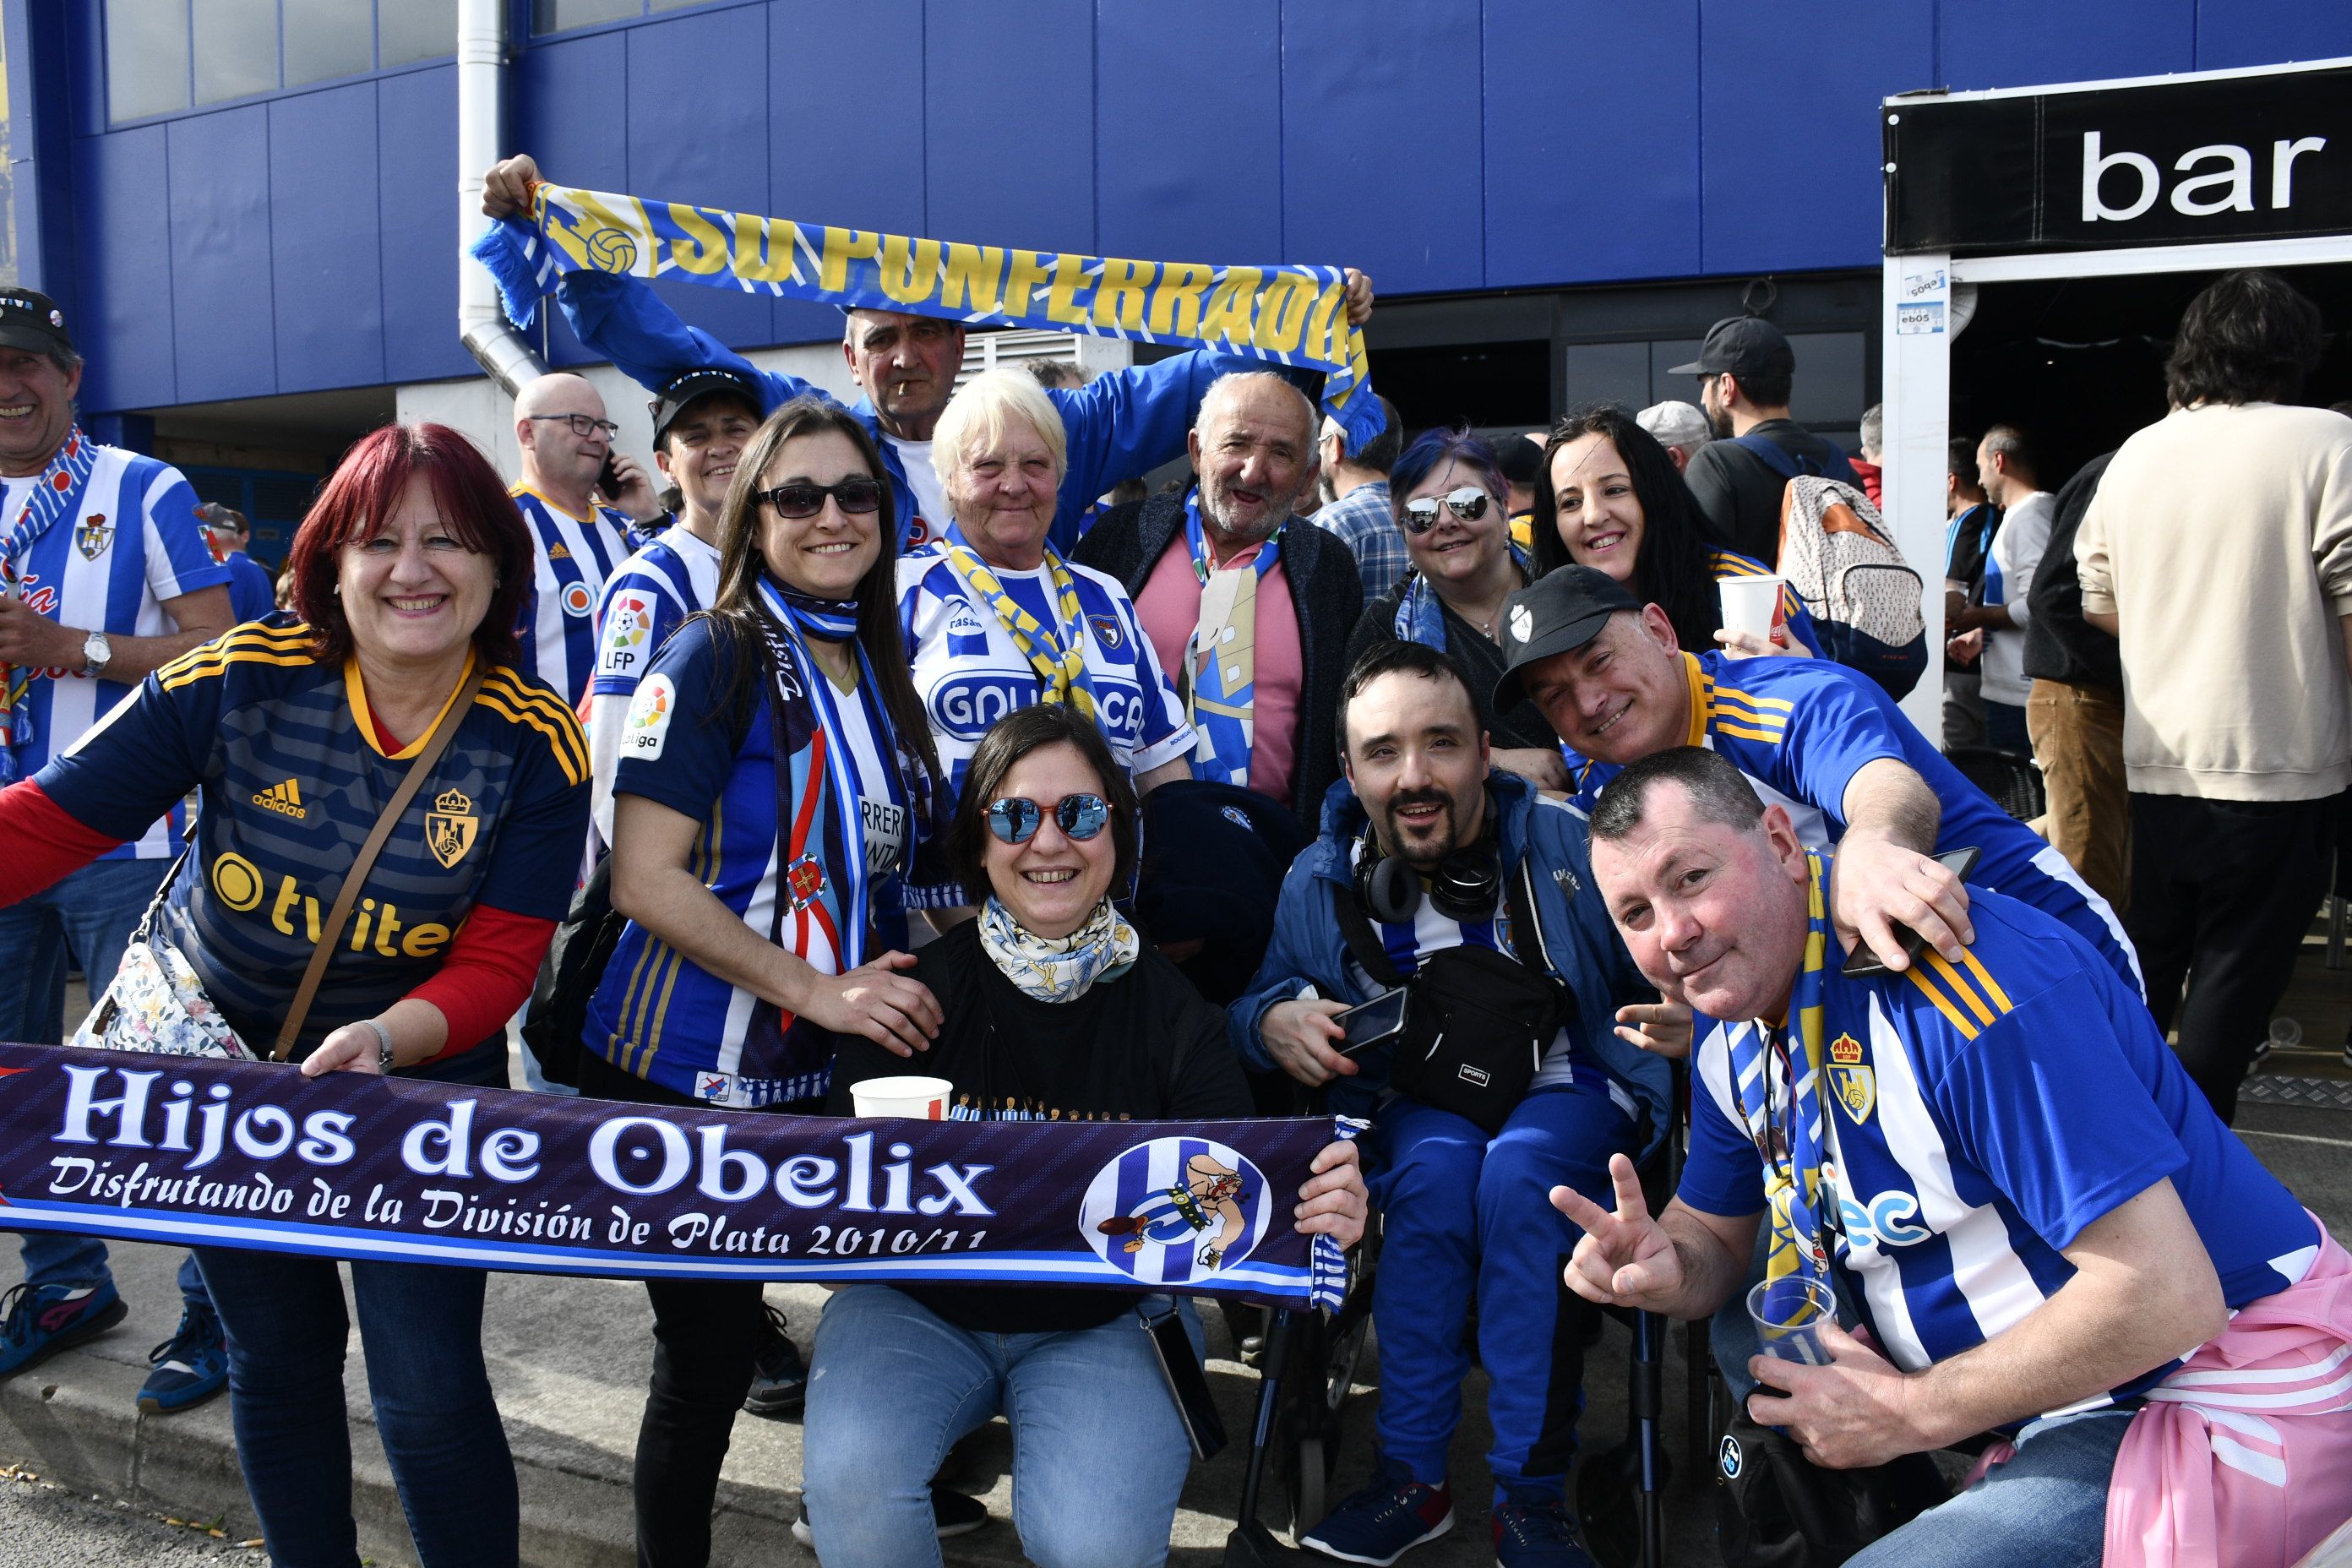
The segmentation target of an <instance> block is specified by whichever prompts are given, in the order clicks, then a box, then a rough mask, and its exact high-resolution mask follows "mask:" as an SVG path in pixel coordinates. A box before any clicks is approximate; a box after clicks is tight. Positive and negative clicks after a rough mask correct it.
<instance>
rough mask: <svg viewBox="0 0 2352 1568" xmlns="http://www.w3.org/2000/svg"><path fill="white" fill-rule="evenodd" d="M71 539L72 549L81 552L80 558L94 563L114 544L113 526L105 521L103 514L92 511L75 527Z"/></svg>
mask: <svg viewBox="0 0 2352 1568" xmlns="http://www.w3.org/2000/svg"><path fill="white" fill-rule="evenodd" d="M73 537H74V548H75V549H76V550H79V551H80V552H81V558H82V559H83V560H84V561H95V560H97V559H98V558H99V557H100V556H101V555H103V554H105V553H106V547H107V546H108V545H110V544H111V543H113V542H114V525H113V524H112V523H110V522H109V521H106V514H105V513H104V512H102V511H94V512H91V513H90V514H89V516H88V517H86V518H84V519H82V520H81V521H80V523H79V524H78V525H77V526H76V527H75V529H74V536H73Z"/></svg>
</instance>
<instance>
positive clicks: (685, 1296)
mask: <svg viewBox="0 0 2352 1568" xmlns="http://www.w3.org/2000/svg"><path fill="white" fill-rule="evenodd" d="M580 1092H581V1093H582V1094H583V1095H585V1096H587V1097H589V1098H591V1099H593V1100H627V1101H630V1102H632V1103H635V1104H640V1105H692V1104H693V1103H694V1102H693V1101H692V1100H688V1099H687V1098H686V1097H685V1096H684V1095H681V1094H675V1093H673V1092H671V1091H670V1090H668V1089H663V1088H661V1087H660V1086H659V1085H657V1084H651V1083H647V1082H646V1080H645V1079H641V1078H638V1077H636V1076H635V1074H633V1073H625V1072H623V1071H621V1070H620V1069H619V1068H614V1067H613V1066H611V1065H610V1064H608V1063H607V1062H605V1061H604V1058H601V1057H598V1056H595V1055H593V1053H590V1052H584V1051H583V1053H582V1054H581V1058H580ZM646 1296H647V1297H649V1298H650V1299H651V1300H652V1301H653V1306H654V1371H653V1380H652V1383H651V1384H650V1385H649V1386H648V1387H647V1389H646V1413H645V1417H644V1419H643V1420H642V1421H640V1422H639V1423H638V1425H637V1457H636V1466H635V1477H634V1483H635V1494H636V1505H637V1562H638V1563H639V1564H640V1565H641V1568H702V1565H703V1564H705V1563H709V1561H710V1510H711V1505H712V1502H713V1500H714V1499H715V1498H716V1497H717V1495H718V1491H719V1466H720V1465H721V1464H722V1463H724V1462H725V1460H726V1458H727V1445H728V1441H729V1439H730V1436H732V1435H733V1432H734V1429H735V1415H736V1412H738V1411H740V1409H742V1408H743V1396H744V1394H747V1393H749V1392H750V1391H751V1375H752V1371H753V1365H752V1358H753V1355H754V1353H755V1352H757V1350H758V1348H759V1342H760V1309H761V1287H760V1283H759V1281H758V1280H756V1279H750V1280H735V1279H648V1280H646Z"/></svg>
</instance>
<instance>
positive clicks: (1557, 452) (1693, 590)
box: [1535, 403, 1821, 658]
mask: <svg viewBox="0 0 2352 1568" xmlns="http://www.w3.org/2000/svg"><path fill="white" fill-rule="evenodd" d="M1571 562H1573V563H1575V564H1577V565H1579V566H1591V567H1592V568H1594V569H1595V570H1597V571H1601V572H1606V573H1607V574H1609V575H1610V576H1612V577H1613V578H1615V579H1616V580H1617V581H1618V582H1620V583H1622V584H1624V585H1625V587H1626V588H1627V590H1628V591H1629V592H1631V593H1633V595H1635V596H1636V597H1638V598H1640V599H1642V600H1643V601H1644V602H1646V603H1649V604H1653V605H1657V606H1658V607H1659V608H1661V609H1663V610H1664V611H1665V612H1666V618H1667V619H1668V620H1670V621H1672V622H1673V623H1674V626H1675V640H1676V641H1677V642H1679V643H1680V644H1681V645H1682V646H1683V647H1685V649H1687V650H1689V651H1690V652H1692V653H1705V652H1706V651H1708V650H1709V649H1710V648H1713V647H1717V646H1718V645H1719V646H1721V647H1723V649H1724V650H1725V651H1726V652H1727V653H1729V654H1731V655H1732V656H1733V657H1735V658H1763V657H1765V656H1767V655H1770V654H1790V655H1794V656H1796V657H1800V658H1805V657H1812V656H1818V655H1819V653H1820V652H1821V640H1820V634H1818V633H1817V632H1815V631H1814V629H1813V618H1812V616H1809V615H1807V614H1806V613H1805V606H1804V605H1803V603H1802V602H1801V601H1800V600H1799V599H1798V597H1797V595H1796V594H1795V592H1794V591H1793V590H1790V589H1787V588H1783V589H1782V590H1781V600H1782V611H1783V614H1784V616H1785V617H1786V620H1787V625H1786V626H1784V627H1783V628H1782V634H1781V635H1782V636H1783V637H1784V638H1785V639H1786V640H1784V641H1780V642H1775V643H1767V642H1765V641H1763V640H1762V639H1760V638H1758V637H1742V636H1739V635H1738V634H1736V633H1732V632H1727V631H1725V630H1723V629H1722V628H1723V606H1722V604H1721V601H1720V599H1719V598H1718V596H1717V592H1716V584H1717V583H1720V582H1723V581H1725V580H1726V579H1728V578H1733V577H1769V576H1770V575H1772V568H1771V567H1769V566H1767V565H1766V564H1764V563H1762V562H1760V561H1756V560H1752V559H1750V558H1749V557H1748V556H1745V555H1738V554H1734V553H1733V552H1730V551H1728V550H1718V549H1717V548H1716V547H1715V546H1714V544H1712V543H1711V542H1708V540H1707V539H1706V536H1705V535H1704V534H1703V533H1701V532H1700V531H1699V521H1698V510H1697V508H1696V506H1695V505H1694V503H1693V502H1692V500H1691V497H1690V490H1689V489H1688V487H1686V486H1685V484H1684V483H1683V477H1682V475H1681V473H1680V472H1678V471H1677V470H1676V469H1675V460H1674V458H1672V457H1671V456H1669V455H1668V454H1667V452H1666V449H1665V447H1662V446H1660V445H1659V444H1658V438H1657V437H1654V436H1653V435H1651V434H1650V433H1649V432H1648V431H1647V430H1644V429H1643V428H1642V427H1641V426H1639V425H1638V424H1636V423H1634V421H1633V416H1631V415H1629V414H1627V413H1626V412H1625V411H1624V410H1623V409H1622V408H1619V407H1617V406H1615V405H1612V404H1606V403H1601V404H1595V405H1592V406H1591V407H1589V408H1580V409H1578V410H1577V411H1576V412H1575V413H1573V414H1570V415H1569V416H1568V417H1566V418H1565V419H1562V420H1561V421H1560V422H1559V424H1557V425H1555V426H1552V429H1551V435H1550V436H1549V437H1548V438H1547V439H1546V440H1545V442H1544V459H1543V472H1542V473H1541V475H1539V476H1538V481H1537V484H1536V515H1535V567H1536V575H1537V576H1538V577H1540V576H1542V575H1543V574H1545V573H1547V572H1549V571H1550V570H1551V569H1552V568H1553V567H1555V566H1563V565H1566V564H1568V563H1571Z"/></svg>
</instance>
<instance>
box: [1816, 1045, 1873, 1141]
mask: <svg viewBox="0 0 2352 1568" xmlns="http://www.w3.org/2000/svg"><path fill="white" fill-rule="evenodd" d="M1828 1065H1829V1070H1830V1088H1831V1089H1833V1090H1834V1091H1835V1092H1836V1094H1837V1098H1838V1103H1839V1104H1840V1105H1843V1106H1844V1107H1845V1113H1846V1114H1847V1115H1848V1116H1851V1117H1852V1118H1853V1119H1854V1121H1868V1120H1870V1112H1871V1108H1872V1107H1873V1106H1875V1105H1876V1104H1877V1103H1878V1075H1877V1074H1876V1073H1875V1072H1874V1071H1872V1070H1871V1068H1869V1067H1867V1066H1866V1065H1864V1062H1863V1059H1862V1042H1861V1041H1860V1040H1857V1039H1855V1038H1854V1037H1853V1036H1852V1035H1840V1036H1839V1037H1837V1038H1836V1039H1834V1040H1832V1041H1831V1042H1830V1059H1829V1064H1828Z"/></svg>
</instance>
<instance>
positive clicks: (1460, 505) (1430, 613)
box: [1345, 428, 1568, 790]
mask: <svg viewBox="0 0 2352 1568" xmlns="http://www.w3.org/2000/svg"><path fill="white" fill-rule="evenodd" d="M1510 493H1511V491H1510V482H1509V481H1508V480H1507V479H1504V478H1503V469H1502V464H1501V462H1500V460H1499V459H1498V458H1496V456H1495V448H1494V447H1491V446H1488V445H1487V444H1486V438H1485V437H1481V436H1475V435H1473V434H1471V432H1470V431H1469V430H1468V429H1466V428H1464V429H1451V430H1448V429H1438V430H1431V431H1427V432H1425V433H1423V436H1422V437H1421V439H1419V440H1417V441H1415V442H1414V443H1413V444H1412V446H1410V447H1406V448H1405V449H1404V452H1403V455H1402V456H1401V457H1399V458H1397V460H1396V466H1395V467H1394V468H1391V469H1390V470H1389V496H1390V498H1391V499H1390V502H1389V504H1390V506H1391V508H1392V509H1393V510H1394V511H1395V514H1396V520H1397V526H1398V527H1399V528H1401V529H1402V530H1403V531H1404V548H1405V553H1406V554H1407V555H1408V556H1409V557H1411V558H1412V572H1411V573H1409V574H1407V575H1406V576H1405V578H1404V580H1403V581H1402V582H1401V583H1399V584H1397V585H1396V586H1395V587H1394V588H1392V589H1391V590H1390V591H1389V592H1388V593H1386V594H1383V595H1381V596H1380V597H1379V598H1377V599H1375V600H1373V601H1372V602H1371V604H1370V605H1368V606H1367V607H1366V608H1365V610H1364V615H1363V618H1362V619H1361V620H1360V621H1358V622H1357V623H1356V630H1355V633H1354V635H1353V636H1351V637H1349V639H1348V652H1347V657H1346V659H1345V666H1346V668H1350V669H1352V668H1355V664H1356V661H1357V660H1358V659H1359V658H1362V657H1363V656H1364V654H1365V653H1366V652H1367V651H1368V650H1370V648H1372V647H1375V646H1376V645H1378V644H1381V643H1384V642H1417V643H1423V644H1425V645H1426V646H1428V647H1433V648H1436V649H1437V650H1439V651H1440V652H1442V653H1444V654H1446V655H1448V656H1449V657H1451V658H1453V660H1454V663H1455V664H1457V665H1459V666H1461V667H1462V673H1463V677H1464V679H1465V683H1466V684H1467V685H1468V686H1469V688H1470V693H1471V695H1472V696H1473V697H1474V698H1475V699H1476V700H1477V703H1478V721H1479V722H1480V723H1481V724H1483V725H1485V726H1486V734H1487V737H1488V739H1489V741H1490V742H1491V743H1492V745H1493V747H1494V763H1495V765H1496V767H1498V768H1501V769H1504V770H1505V771H1506V772H1508V773H1517V774H1518V775H1519V776H1521V777H1522V778H1524V779H1526V780H1527V781H1528V783H1530V784H1534V785H1535V786H1536V787H1537V788H1538V789H1549V790H1566V789H1567V788H1568V765H1567V763H1565V762H1563V761H1562V760H1561V757H1560V754H1559V736H1558V735H1556V734H1554V733H1553V732H1552V727H1551V725H1550V724H1549V722H1547V721H1545V719H1544V716H1543V713H1542V711H1541V710H1538V708H1537V707H1536V705H1535V704H1534V703H1532V702H1529V701H1527V700H1524V699H1522V700H1519V701H1518V702H1516V703H1514V704H1513V705H1512V706H1511V707H1509V708H1507V709H1506V710H1504V711H1502V712H1500V713H1497V712H1496V711H1495V710H1494V705H1493V703H1492V701H1491V700H1490V694H1491V693H1492V692H1493V691H1494V689H1495V682H1496V680H1498V679H1501V678H1502V674H1503V648H1502V634H1503V606H1504V605H1505V603H1506V602H1507V600H1508V599H1509V598H1510V596H1511V595H1513V594H1515V593H1517V592H1518V591H1519V590H1520V589H1521V588H1524V587H1526V586H1527V584H1528V563H1527V558H1526V557H1525V556H1524V555H1522V554H1521V553H1520V552H1519V551H1518V549H1517V547H1516V546H1514V545H1513V544H1512V542H1511V526H1510V518H1509V516H1508V511H1507V507H1506V506H1505V504H1504V503H1505V501H1506V500H1507V498H1508V497H1509V495H1510Z"/></svg>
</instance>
